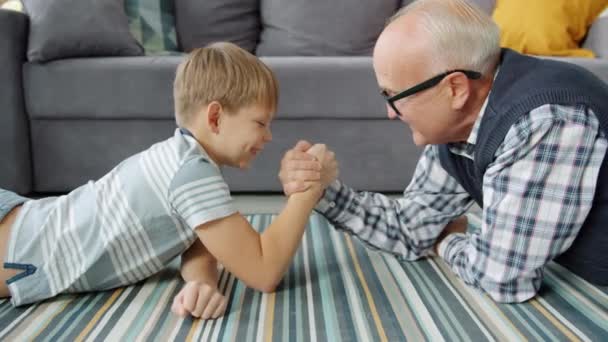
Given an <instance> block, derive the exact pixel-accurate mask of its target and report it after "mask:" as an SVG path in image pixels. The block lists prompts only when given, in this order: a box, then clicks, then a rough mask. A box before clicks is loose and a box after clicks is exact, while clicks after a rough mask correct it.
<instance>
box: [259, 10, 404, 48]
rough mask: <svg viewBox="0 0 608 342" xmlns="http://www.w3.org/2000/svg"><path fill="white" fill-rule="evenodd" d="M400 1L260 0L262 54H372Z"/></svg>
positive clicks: (260, 46) (260, 45)
mask: <svg viewBox="0 0 608 342" xmlns="http://www.w3.org/2000/svg"><path fill="white" fill-rule="evenodd" d="M400 6H401V0H374V1H360V0H333V1H326V0H292V1H282V0H261V5H260V11H261V17H262V27H263V28H262V34H261V36H260V44H259V45H258V48H257V54H258V55H261V56H341V55H344V56H347V55H371V53H372V50H373V47H374V44H375V42H376V39H377V38H378V35H379V34H380V32H381V31H382V29H383V28H384V24H385V22H386V20H387V19H388V18H389V17H390V16H391V15H393V14H394V13H395V12H396V11H397V9H398V8H399V7H400Z"/></svg>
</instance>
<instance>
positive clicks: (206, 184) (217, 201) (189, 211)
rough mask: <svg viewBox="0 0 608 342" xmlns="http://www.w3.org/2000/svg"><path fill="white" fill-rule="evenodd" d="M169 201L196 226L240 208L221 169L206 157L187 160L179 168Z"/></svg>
mask: <svg viewBox="0 0 608 342" xmlns="http://www.w3.org/2000/svg"><path fill="white" fill-rule="evenodd" d="M169 203H170V204H171V207H172V209H173V211H174V213H176V214H177V215H178V216H180V217H181V218H182V219H183V220H184V221H185V222H186V223H187V224H188V226H190V228H192V229H196V227H198V226H200V225H202V224H205V223H207V222H210V221H213V220H216V219H219V218H223V217H226V216H229V215H231V214H233V213H235V212H236V211H237V210H236V209H235V207H234V202H233V200H232V197H230V190H229V189H228V185H227V184H226V182H225V181H224V178H223V177H222V174H221V172H220V170H219V169H218V168H217V166H215V165H213V164H211V163H210V162H209V161H208V160H207V159H205V158H203V157H197V158H193V159H191V160H189V161H187V162H185V163H184V164H183V165H182V166H181V167H180V169H179V170H178V171H177V172H176V174H175V176H174V177H173V179H172V181H171V185H170V186H169Z"/></svg>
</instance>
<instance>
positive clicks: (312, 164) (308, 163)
mask: <svg viewBox="0 0 608 342" xmlns="http://www.w3.org/2000/svg"><path fill="white" fill-rule="evenodd" d="M287 168H288V169H289V170H313V171H321V163H320V162H318V161H316V160H291V161H289V162H288V163H287Z"/></svg>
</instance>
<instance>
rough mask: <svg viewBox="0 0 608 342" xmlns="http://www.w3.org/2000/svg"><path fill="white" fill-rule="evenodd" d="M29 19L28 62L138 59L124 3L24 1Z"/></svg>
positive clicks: (115, 0) (138, 48)
mask: <svg viewBox="0 0 608 342" xmlns="http://www.w3.org/2000/svg"><path fill="white" fill-rule="evenodd" d="M23 4H24V7H25V11H26V12H27V14H28V15H29V17H30V32H29V46H28V53H27V55H28V59H29V60H30V61H36V62H45V61H49V60H54V59H61V58H69V57H92V56H137V55H141V54H142V53H143V50H142V47H141V46H140V45H139V43H137V41H136V40H135V38H133V36H132V35H131V33H130V32H129V26H128V23H127V16H126V15H125V10H124V4H123V0H103V1H96V0H24V1H23Z"/></svg>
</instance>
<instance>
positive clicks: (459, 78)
mask: <svg viewBox="0 0 608 342" xmlns="http://www.w3.org/2000/svg"><path fill="white" fill-rule="evenodd" d="M444 81H446V82H447V85H448V87H447V88H448V91H449V95H450V98H451V99H452V109H454V110H460V109H462V108H463V107H464V105H465V104H466V102H467V100H468V99H469V93H470V90H469V88H470V84H469V79H468V78H467V76H466V75H465V74H463V73H460V72H457V73H453V74H451V75H448V76H447V77H446V79H444Z"/></svg>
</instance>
